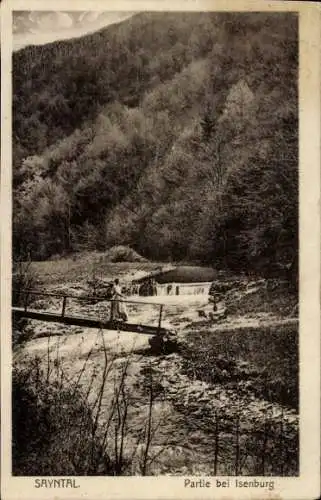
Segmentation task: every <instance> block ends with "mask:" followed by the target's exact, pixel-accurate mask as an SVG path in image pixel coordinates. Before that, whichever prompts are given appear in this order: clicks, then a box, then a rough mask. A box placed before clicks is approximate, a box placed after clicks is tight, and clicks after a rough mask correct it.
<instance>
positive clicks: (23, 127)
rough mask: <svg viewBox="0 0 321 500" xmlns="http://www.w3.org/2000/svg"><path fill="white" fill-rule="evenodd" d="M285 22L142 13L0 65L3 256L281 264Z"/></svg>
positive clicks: (291, 168) (291, 202) (293, 192)
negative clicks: (6, 130)
mask: <svg viewBox="0 0 321 500" xmlns="http://www.w3.org/2000/svg"><path fill="white" fill-rule="evenodd" d="M297 53H298V49H297V18H296V16H295V15H293V14H282V13H278V14H266V13H255V14H248V13H239V14H232V13H185V14H184V13H180V14H178V13H143V14H137V15H135V16H133V17H132V18H130V19H128V20H126V21H124V22H122V23H120V24H118V25H113V26H110V27H108V28H107V29H104V30H101V31H100V32H97V33H94V34H92V35H88V36H86V37H83V38H81V39H77V40H70V41H64V42H58V43H53V44H49V45H48V46H43V47H28V48H26V49H24V50H21V51H19V52H17V53H16V54H15V55H14V59H13V68H14V83H13V89H14V97H13V106H14V107H13V111H14V114H13V118H14V137H15V143H14V189H15V191H14V195H15V206H14V250H15V253H16V254H21V253H22V252H24V251H25V250H26V249H29V250H30V251H31V253H32V255H33V256H34V257H37V258H46V257H48V256H49V255H51V254H53V253H62V252H66V251H70V250H77V249H81V248H86V249H93V248H94V249H95V248H98V249H101V248H105V247H106V246H109V245H114V244H129V245H131V246H133V247H134V248H135V249H136V250H138V251H139V252H141V253H143V254H144V255H145V256H147V257H152V258H155V259H181V258H190V259H199V260H201V261H203V262H204V261H206V262H209V263H214V262H215V263H217V264H221V265H223V266H229V267H237V268H245V269H246V268H255V267H257V266H258V265H262V263H264V265H266V266H267V267H268V268H271V266H272V264H274V263H275V262H281V263H288V262H291V261H293V260H296V258H297V210H298V206H297V201H298V196H297V194H298V193H297V191H298V179H297V177H298V165H297V121H298V118H297V70H298V61H297Z"/></svg>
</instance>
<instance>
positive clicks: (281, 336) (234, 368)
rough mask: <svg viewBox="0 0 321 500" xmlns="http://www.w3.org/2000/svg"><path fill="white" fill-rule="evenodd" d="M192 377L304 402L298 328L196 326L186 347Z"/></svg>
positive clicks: (284, 400)
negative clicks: (300, 391)
mask: <svg viewBox="0 0 321 500" xmlns="http://www.w3.org/2000/svg"><path fill="white" fill-rule="evenodd" d="M182 356H183V359H184V370H185V372H186V373H187V374H188V375H189V376H190V377H191V378H197V379H200V380H204V381H206V382H209V383H213V384H216V383H221V384H224V385H226V386H229V387H235V386H236V385H237V386H238V387H239V388H240V390H242V389H243V390H244V391H250V392H253V393H254V394H255V395H256V396H257V397H262V398H264V399H267V400H269V401H271V402H278V403H281V404H284V405H287V406H289V407H293V408H296V409H297V408H298V404H299V396H298V369H299V363H298V331H297V328H296V327H295V326H293V325H287V324H284V325H281V326H277V327H275V326H264V327H263V326H262V327H255V328H254V327H253V328H249V327H247V328H242V329H240V328H237V329H233V328H231V329H230V330H224V332H222V331H220V330H219V329H217V330H214V331H206V330H204V331H198V332H197V333H196V332H195V331H190V332H189V333H188V334H187V336H186V342H185V347H184V349H183V350H182Z"/></svg>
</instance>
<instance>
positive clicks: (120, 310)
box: [111, 278, 128, 321]
mask: <svg viewBox="0 0 321 500" xmlns="http://www.w3.org/2000/svg"><path fill="white" fill-rule="evenodd" d="M124 298H125V297H124V295H123V294H122V291H121V286H120V284H119V279H118V278H116V279H115V281H114V284H113V289H112V303H111V319H112V320H116V321H127V320H128V315H127V311H126V305H125V303H124V302H123V300H124Z"/></svg>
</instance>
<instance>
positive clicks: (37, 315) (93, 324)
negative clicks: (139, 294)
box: [12, 307, 167, 337]
mask: <svg viewBox="0 0 321 500" xmlns="http://www.w3.org/2000/svg"><path fill="white" fill-rule="evenodd" d="M12 313H13V316H14V317H15V318H17V319H19V318H29V319H36V320H40V321H49V322H54V323H63V324H66V325H74V326H83V327H86V328H102V329H106V330H122V331H126V332H133V333H141V334H144V335H157V336H161V337H162V336H164V335H165V334H166V333H167V330H166V329H165V328H160V327H159V326H149V325H139V324H135V323H126V322H123V321H115V320H114V321H110V320H107V321H101V320H98V319H91V318H86V317H82V316H65V315H64V316H62V315H61V313H60V314H58V313H50V312H40V311H35V310H32V309H28V310H27V311H25V309H24V308H23V307H12Z"/></svg>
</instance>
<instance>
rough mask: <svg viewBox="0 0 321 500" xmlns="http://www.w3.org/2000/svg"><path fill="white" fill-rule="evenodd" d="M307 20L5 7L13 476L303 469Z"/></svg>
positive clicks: (219, 474)
mask: <svg viewBox="0 0 321 500" xmlns="http://www.w3.org/2000/svg"><path fill="white" fill-rule="evenodd" d="M60 5H61V4H60ZM66 5H67V6H68V3H67V4H66ZM133 5H134V3H133ZM115 7H117V5H116V6H115ZM299 26H300V15H299V12H296V11H273V10H269V11H267V10H261V11H260V10H259V9H258V10H253V11H241V10H240V11H239V10H237V9H235V11H231V10H229V11H206V10H202V9H200V10H193V11H190V10H186V11H184V10H180V11H172V10H170V9H167V10H166V9H164V10H161V11H154V10H152V9H151V10H148V9H146V10H142V9H135V8H133V9H132V10H130V9H128V10H119V11H117V9H116V10H114V11H107V10H70V11H68V10H41V9H39V10H21V9H17V10H13V11H12V27H11V30H12V54H11V62H12V101H11V113H12V116H11V130H12V150H11V151H12V159H11V164H12V172H11V198H12V210H11V235H10V237H11V257H10V259H11V260H10V262H11V271H10V272H11V294H10V302H11V306H10V307H11V313H10V314H11V334H10V335H11V337H10V349H11V356H12V367H11V380H10V387H11V388H10V391H11V395H12V399H11V408H10V413H11V415H10V419H11V437H10V439H11V474H12V477H14V478H18V477H33V485H34V489H36V490H38V489H39V490H42V491H44V490H46V489H50V490H52V491H53V490H54V491H55V494H56V495H57V494H59V495H60V494H61V491H62V490H61V489H67V488H71V489H72V488H79V487H80V486H79V484H80V482H79V480H80V479H81V477H84V476H90V477H98V476H99V477H101V476H117V477H129V476H134V477H145V476H150V477H159V476H161V477H169V476H170V477H172V476H174V477H176V476H178V477H181V478H182V484H183V486H184V488H185V490H190V489H192V491H196V489H198V490H199V489H201V488H204V491H205V490H206V489H207V488H210V486H211V487H213V486H215V488H216V492H217V489H220V491H222V489H223V491H224V488H230V487H236V488H238V489H239V491H241V493H242V494H243V492H244V491H246V492H247V494H250V492H251V494H252V495H256V497H258V498H261V497H260V495H261V494H262V492H264V494H269V495H272V494H273V493H272V492H273V490H274V489H275V481H274V480H275V478H292V479H294V478H297V479H298V478H299V477H300V475H301V474H302V468H301V460H300V443H301V442H302V436H301V428H300V424H301V401H302V400H301V396H302V394H301V392H300V384H302V381H301V378H300V377H301V371H300V366H301V357H300V346H301V342H302V335H301V334H300V325H301V314H300V310H301V309H300V286H301V282H300V279H299V278H300V277H302V273H301V267H300V266H301V260H300V252H299V229H300V228H299V209H300V204H299V199H300V200H301V197H300V196H301V194H300V193H301V191H300V190H301V188H300V175H301V167H300V157H299V125H300V120H299V108H300V107H299V68H300V44H299V42H300V37H299V33H300V30H299ZM299 167H300V168H299ZM299 195H300V196H299ZM300 244H301V243H300ZM300 273H301V274H300ZM57 489H60V493H58V491H57ZM78 491H79V492H80V496H81V489H79V490H78ZM201 492H202V490H200V491H198V492H197V493H198V494H199V493H201ZM154 494H155V492H154ZM212 494H213V492H212ZM216 494H217V493H216ZM274 494H275V491H274ZM59 498H60V497H59ZM293 498H294V497H293ZM309 498H310V497H309Z"/></svg>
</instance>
